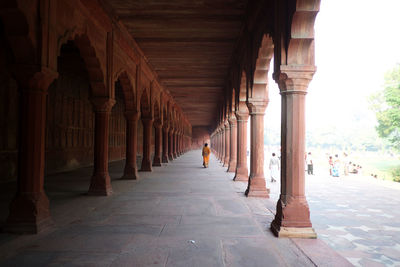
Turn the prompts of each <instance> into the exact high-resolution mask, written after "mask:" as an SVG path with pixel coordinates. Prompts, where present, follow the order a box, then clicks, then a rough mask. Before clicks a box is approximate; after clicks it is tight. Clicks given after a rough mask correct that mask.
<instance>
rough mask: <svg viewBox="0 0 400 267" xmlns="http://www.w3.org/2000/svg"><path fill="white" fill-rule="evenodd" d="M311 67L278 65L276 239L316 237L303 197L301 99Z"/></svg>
mask: <svg viewBox="0 0 400 267" xmlns="http://www.w3.org/2000/svg"><path fill="white" fill-rule="evenodd" d="M314 72H315V67H313V66H309V67H308V68H305V67H304V69H301V70H299V69H297V68H290V66H281V73H280V74H279V76H278V77H276V80H277V82H278V84H279V88H280V91H281V96H282V115H281V116H282V117H281V120H282V122H281V125H282V129H281V148H282V152H281V161H282V168H281V194H280V198H279V200H278V203H277V206H276V215H275V219H274V221H273V222H272V224H271V230H272V231H273V232H274V233H275V235H277V236H279V237H302V238H316V236H317V235H316V233H315V231H314V229H313V228H312V224H311V221H310V209H309V207H308V203H307V200H306V197H305V169H304V153H305V97H306V93H307V88H308V84H309V83H310V81H311V79H312V76H313V74H314Z"/></svg>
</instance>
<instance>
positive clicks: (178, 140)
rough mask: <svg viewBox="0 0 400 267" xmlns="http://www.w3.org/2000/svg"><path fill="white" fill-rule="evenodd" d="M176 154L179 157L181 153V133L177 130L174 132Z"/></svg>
mask: <svg viewBox="0 0 400 267" xmlns="http://www.w3.org/2000/svg"><path fill="white" fill-rule="evenodd" d="M176 155H177V156H178V157H179V156H180V155H181V133H180V131H178V133H177V134H176Z"/></svg>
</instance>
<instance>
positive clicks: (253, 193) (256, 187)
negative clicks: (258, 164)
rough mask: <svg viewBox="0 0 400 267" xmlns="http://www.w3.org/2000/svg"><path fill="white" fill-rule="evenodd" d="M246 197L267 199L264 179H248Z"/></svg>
mask: <svg viewBox="0 0 400 267" xmlns="http://www.w3.org/2000/svg"><path fill="white" fill-rule="evenodd" d="M245 194H246V196H247V197H262V198H269V189H268V188H267V187H266V186H265V178H264V177H251V175H250V177H249V184H248V186H247V189H246V192H245Z"/></svg>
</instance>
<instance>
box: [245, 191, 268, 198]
mask: <svg viewBox="0 0 400 267" xmlns="http://www.w3.org/2000/svg"><path fill="white" fill-rule="evenodd" d="M245 195H246V196H247V197H261V198H269V189H260V190H257V189H250V190H249V189H247V190H246V192H245Z"/></svg>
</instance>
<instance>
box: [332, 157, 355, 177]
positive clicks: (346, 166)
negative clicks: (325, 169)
mask: <svg viewBox="0 0 400 267" xmlns="http://www.w3.org/2000/svg"><path fill="white" fill-rule="evenodd" d="M341 166H343V174H344V175H345V176H347V175H349V173H352V174H358V173H360V172H361V169H362V167H361V165H359V164H356V163H354V162H351V161H349V159H348V155H347V153H343V159H342V161H340V159H339V155H338V154H335V157H334V158H332V156H329V174H330V175H331V176H333V177H339V176H340V168H341Z"/></svg>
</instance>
